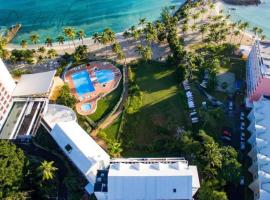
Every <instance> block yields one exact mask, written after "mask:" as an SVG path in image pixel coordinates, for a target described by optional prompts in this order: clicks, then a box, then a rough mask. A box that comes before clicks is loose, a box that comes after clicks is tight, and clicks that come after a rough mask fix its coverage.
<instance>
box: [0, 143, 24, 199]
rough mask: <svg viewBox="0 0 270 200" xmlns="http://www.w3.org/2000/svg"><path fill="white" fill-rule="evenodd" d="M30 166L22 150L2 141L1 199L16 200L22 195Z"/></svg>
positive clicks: (0, 161)
mask: <svg viewBox="0 0 270 200" xmlns="http://www.w3.org/2000/svg"><path fill="white" fill-rule="evenodd" d="M28 165H29V162H28V159H27V158H26V157H25V155H24V153H23V151H22V150H21V149H19V148H17V147H16V146H15V145H14V144H12V143H10V142H8V141H4V140H0V199H14V197H16V196H17V195H18V194H21V192H20V191H21V188H22V185H23V180H24V178H25V177H26V175H27V173H28V171H27V169H28Z"/></svg>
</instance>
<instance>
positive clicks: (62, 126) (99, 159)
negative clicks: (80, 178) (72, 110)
mask: <svg viewBox="0 0 270 200" xmlns="http://www.w3.org/2000/svg"><path fill="white" fill-rule="evenodd" d="M51 135H52V137H53V138H54V140H55V141H56V143H57V144H58V145H59V146H60V148H61V149H62V150H63V152H64V153H65V154H66V156H67V157H68V158H69V159H70V160H71V161H72V162H73V164H74V165H75V166H76V167H77V168H78V169H79V170H80V171H81V173H82V174H84V176H85V177H86V179H87V180H88V182H89V183H90V184H91V185H92V186H93V185H94V183H95V181H96V174H97V170H101V169H106V168H108V167H109V164H110V157H109V155H108V154H107V153H106V152H105V151H104V150H103V149H102V148H101V147H100V146H99V145H98V144H97V143H96V142H95V141H94V140H93V139H92V138H91V137H90V136H89V135H88V134H87V133H86V132H85V131H84V130H83V129H82V128H81V127H80V126H79V124H77V122H75V121H71V122H60V123H57V124H56V125H55V126H54V128H53V129H52V131H51Z"/></svg>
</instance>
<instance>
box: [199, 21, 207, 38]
mask: <svg viewBox="0 0 270 200" xmlns="http://www.w3.org/2000/svg"><path fill="white" fill-rule="evenodd" d="M206 31H207V25H206V24H202V25H201V26H200V29H199V32H200V33H201V34H202V41H203V36H204V34H205V33H206Z"/></svg>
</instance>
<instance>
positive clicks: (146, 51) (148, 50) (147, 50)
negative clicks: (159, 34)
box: [143, 45, 153, 61]
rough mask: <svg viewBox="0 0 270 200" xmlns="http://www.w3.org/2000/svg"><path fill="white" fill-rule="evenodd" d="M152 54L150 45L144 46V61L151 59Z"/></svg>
mask: <svg viewBox="0 0 270 200" xmlns="http://www.w3.org/2000/svg"><path fill="white" fill-rule="evenodd" d="M152 56H153V51H152V48H151V47H150V46H148V45H147V46H146V47H145V49H144V51H143V59H144V60H145V61H148V60H151V59H152Z"/></svg>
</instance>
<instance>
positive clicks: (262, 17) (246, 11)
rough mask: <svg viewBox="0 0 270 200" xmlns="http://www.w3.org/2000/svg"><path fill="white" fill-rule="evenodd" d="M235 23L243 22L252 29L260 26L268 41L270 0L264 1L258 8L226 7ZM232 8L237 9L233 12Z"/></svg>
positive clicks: (269, 36)
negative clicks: (248, 24) (247, 23)
mask: <svg viewBox="0 0 270 200" xmlns="http://www.w3.org/2000/svg"><path fill="white" fill-rule="evenodd" d="M224 8H225V10H226V12H229V14H230V15H231V18H232V20H233V21H237V20H242V21H247V22H249V23H250V28H249V29H252V27H254V26H258V27H260V28H262V29H263V30H264V34H265V35H266V36H267V39H270V0H262V3H261V4H260V5H258V6H231V5H226V4H225V5H224ZM230 8H235V10H231V9H230Z"/></svg>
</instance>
